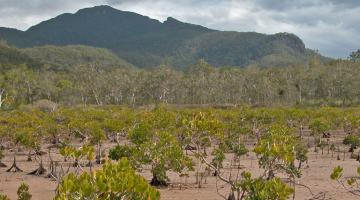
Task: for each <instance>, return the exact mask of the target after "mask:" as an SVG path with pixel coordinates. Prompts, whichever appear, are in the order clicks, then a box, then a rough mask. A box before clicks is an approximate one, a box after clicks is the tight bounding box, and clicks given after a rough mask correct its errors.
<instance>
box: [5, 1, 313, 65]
mask: <svg viewBox="0 0 360 200" xmlns="http://www.w3.org/2000/svg"><path fill="white" fill-rule="evenodd" d="M0 38H2V39H4V40H6V41H8V42H9V43H10V44H12V45H15V46H17V47H34V46H42V45H88V46H94V47H100V48H107V49H110V50H112V51H113V52H114V53H115V54H117V55H119V56H120V57H122V58H124V59H125V60H127V61H128V62H130V63H132V64H134V65H136V66H139V67H152V66H156V65H159V64H162V63H165V62H166V63H171V64H173V65H175V66H176V67H179V68H183V67H185V66H187V65H190V64H194V63H196V62H197V61H198V60H199V59H204V60H206V61H208V62H209V63H210V64H212V65H215V66H225V65H226V66H245V65H249V64H258V65H260V66H286V65H288V64H297V63H305V62H307V61H308V60H309V58H311V57H312V56H314V55H315V53H314V52H313V51H310V50H308V49H306V48H305V45H304V43H303V42H302V40H301V39H300V38H298V37H297V36H296V35H293V34H288V33H278V34H275V35H265V34H260V33H254V32H247V33H242V32H223V31H217V30H211V29H208V28H206V27H202V26H198V25H193V24H188V23H183V22H180V21H178V20H176V19H174V18H171V17H169V18H168V19H167V20H166V21H165V22H163V23H161V22H159V21H157V20H154V19H150V18H149V17H146V16H142V15H139V14H136V13H132V12H125V11H120V10H116V9H114V8H112V7H109V6H97V7H93V8H85V9H82V10H79V11H78V12H76V13H75V14H68V13H67V14H62V15H59V16H57V17H55V18H53V19H50V20H47V21H44V22H41V23H40V24H38V25H35V26H33V27H31V28H29V29H28V30H27V31H19V30H15V29H9V28H0Z"/></svg>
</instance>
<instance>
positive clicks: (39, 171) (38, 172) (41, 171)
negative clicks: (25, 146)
mask: <svg viewBox="0 0 360 200" xmlns="http://www.w3.org/2000/svg"><path fill="white" fill-rule="evenodd" d="M45 173H46V169H45V168H44V165H43V161H42V156H40V163H39V167H38V168H37V169H35V170H34V171H32V172H30V173H28V175H35V176H39V175H43V174H45Z"/></svg>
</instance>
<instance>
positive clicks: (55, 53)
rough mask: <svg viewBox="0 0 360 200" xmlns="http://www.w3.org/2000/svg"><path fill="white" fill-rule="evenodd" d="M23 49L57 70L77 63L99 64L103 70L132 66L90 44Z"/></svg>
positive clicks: (63, 69)
mask: <svg viewBox="0 0 360 200" xmlns="http://www.w3.org/2000/svg"><path fill="white" fill-rule="evenodd" d="M21 51H22V52H23V53H24V54H25V55H27V56H29V57H31V58H33V59H35V60H38V61H40V62H41V63H44V64H45V65H46V66H47V67H49V68H50V69H52V70H55V71H71V68H72V67H73V66H77V65H97V66H101V68H102V69H103V70H109V69H112V68H119V67H120V68H121V67H131V66H132V65H131V64H129V63H127V62H126V61H124V60H123V59H121V58H119V57H118V56H116V55H115V54H114V53H112V52H111V51H109V50H107V49H102V48H95V47H90V46H81V45H73V46H72V45H70V46H41V47H34V48H27V49H23V50H21Z"/></svg>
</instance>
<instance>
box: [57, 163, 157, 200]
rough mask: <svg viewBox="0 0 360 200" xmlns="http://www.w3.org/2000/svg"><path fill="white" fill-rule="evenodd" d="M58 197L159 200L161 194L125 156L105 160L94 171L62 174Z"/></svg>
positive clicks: (71, 199)
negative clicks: (107, 161) (114, 159)
mask: <svg viewBox="0 0 360 200" xmlns="http://www.w3.org/2000/svg"><path fill="white" fill-rule="evenodd" d="M55 199H56V200H75V199H89V200H95V199H103V200H105V199H139V200H142V199H143V200H157V199H160V193H159V192H158V191H157V190H155V189H154V188H152V187H151V186H150V185H149V184H148V183H147V181H146V180H145V179H144V178H143V177H141V176H139V175H137V174H136V173H135V170H134V169H133V168H132V167H131V165H130V163H129V161H128V160H127V159H126V158H123V159H121V160H120V161H119V162H118V163H106V164H105V165H103V167H102V168H101V169H99V170H97V171H96V172H94V173H93V174H89V173H88V172H83V173H82V174H81V175H80V176H76V175H75V174H73V173H71V174H69V175H67V176H65V177H63V179H62V181H61V183H60V185H59V187H58V188H57V191H56V197H55Z"/></svg>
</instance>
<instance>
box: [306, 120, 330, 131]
mask: <svg viewBox="0 0 360 200" xmlns="http://www.w3.org/2000/svg"><path fill="white" fill-rule="evenodd" d="M309 128H310V129H311V131H312V134H313V135H320V134H322V133H324V132H325V131H328V130H329V128H330V127H329V124H328V123H327V121H326V120H324V119H322V118H320V119H314V120H313V121H312V122H310V124H309Z"/></svg>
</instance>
